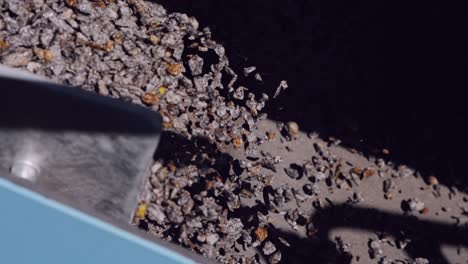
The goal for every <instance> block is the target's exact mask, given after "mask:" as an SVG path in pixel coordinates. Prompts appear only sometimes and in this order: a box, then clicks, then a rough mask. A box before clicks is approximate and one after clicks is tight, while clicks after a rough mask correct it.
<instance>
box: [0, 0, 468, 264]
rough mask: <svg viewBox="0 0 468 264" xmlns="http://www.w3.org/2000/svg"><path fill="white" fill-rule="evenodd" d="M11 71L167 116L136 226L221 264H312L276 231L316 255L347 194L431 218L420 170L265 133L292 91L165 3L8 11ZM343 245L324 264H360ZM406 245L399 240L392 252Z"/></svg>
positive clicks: (8, 6)
mask: <svg viewBox="0 0 468 264" xmlns="http://www.w3.org/2000/svg"><path fill="white" fill-rule="evenodd" d="M0 63H2V64H6V65H9V66H11V67H17V68H22V69H25V70H27V71H30V72H32V73H35V74H38V75H42V76H46V77H48V78H51V79H53V80H55V81H57V82H61V83H65V84H70V85H72V86H79V87H81V88H83V89H85V90H88V91H94V92H96V93H99V94H101V95H103V96H109V97H113V98H118V99H121V100H125V101H128V102H132V103H135V104H140V105H144V106H146V107H148V108H150V109H152V110H154V111H157V112H159V113H160V114H161V115H162V116H163V127H164V133H163V138H162V141H161V146H160V147H159V149H158V153H157V155H156V156H157V158H158V159H157V160H155V163H154V165H153V166H152V168H151V175H150V177H149V180H148V183H147V186H146V189H145V190H144V192H143V193H142V201H141V204H140V205H139V207H138V208H137V210H136V214H135V221H134V223H135V224H136V225H138V226H139V227H140V228H142V229H145V230H148V232H150V233H152V234H154V235H155V236H157V237H160V238H163V239H166V240H169V241H172V242H174V243H177V244H180V245H182V246H184V247H186V248H190V249H191V250H193V251H196V252H198V253H200V254H203V255H204V256H206V257H208V258H211V259H214V260H217V261H219V262H222V263H260V262H269V263H279V262H293V261H292V259H294V257H295V256H296V255H295V253H294V254H291V252H292V250H296V251H297V256H296V257H297V258H299V259H300V258H302V259H300V261H299V262H301V261H303V260H304V258H303V255H302V254H303V253H304V251H305V253H307V251H309V252H315V251H314V248H315V247H314V246H309V244H307V245H308V246H306V247H304V248H301V247H299V246H297V245H295V244H293V243H292V242H291V241H294V240H296V241H299V240H300V239H297V238H296V239H291V236H289V237H288V236H287V235H285V234H283V233H281V232H279V231H278V230H279V228H277V227H276V226H275V225H276V224H275V223H276V222H275V221H277V219H278V217H279V218H280V219H281V221H284V224H285V226H286V227H287V228H289V229H290V230H292V232H297V233H298V234H299V233H301V234H302V235H303V237H305V239H307V241H312V242H311V243H312V245H318V244H314V243H316V242H317V241H318V240H317V238H319V234H320V231H321V227H320V226H319V225H320V223H318V222H317V223H315V222H314V221H313V218H311V217H310V216H311V215H312V214H313V213H314V212H317V211H318V212H322V211H325V210H326V208H327V207H333V206H334V202H333V201H332V200H331V199H334V196H336V195H338V194H343V195H342V196H344V204H346V205H350V206H351V205H357V204H366V203H367V202H368V200H367V193H366V192H365V191H366V188H367V187H366V186H368V184H367V183H368V182H373V183H372V184H373V186H379V187H378V191H379V194H378V195H380V198H381V199H382V200H383V201H384V202H390V201H392V200H393V201H395V200H396V199H397V197H399V198H398V199H399V200H401V201H402V207H401V209H399V210H402V213H404V214H405V215H411V216H414V217H418V216H426V215H428V214H430V212H429V209H428V208H427V206H426V204H425V203H424V202H423V201H421V200H420V199H419V198H418V197H414V196H411V197H406V198H405V199H403V198H402V192H401V188H400V187H401V186H400V185H402V184H401V182H402V181H406V180H408V179H414V178H416V177H419V176H420V175H419V174H418V172H417V171H415V170H413V169H412V168H409V167H406V166H403V165H400V166H397V165H396V164H393V163H390V162H387V161H385V160H384V159H376V158H369V159H365V161H356V160H355V159H354V158H353V157H354V156H352V154H351V153H348V154H346V155H345V154H337V152H336V151H335V150H336V149H337V148H338V146H339V144H340V141H339V140H337V139H334V138H330V139H329V140H328V141H327V142H325V141H322V140H319V139H318V138H317V135H316V134H313V133H312V134H309V135H308V137H306V136H305V135H303V133H301V132H300V129H299V125H300V124H297V123H295V122H288V123H286V124H283V123H277V124H275V125H274V126H273V127H271V126H270V127H268V126H264V125H260V124H263V122H266V121H265V119H266V114H264V113H262V112H261V111H262V109H263V108H264V106H265V104H266V103H267V101H268V99H269V96H268V95H267V94H265V93H262V91H269V92H268V93H269V94H270V95H272V97H277V96H281V92H282V91H283V90H285V89H288V84H287V82H286V81H282V82H281V83H280V84H279V85H278V87H270V88H268V87H266V88H265V87H263V86H262V77H261V76H260V74H259V73H258V72H257V70H256V68H255V67H254V66H251V65H245V68H244V69H243V71H242V73H240V74H237V73H236V72H235V71H234V70H233V69H232V68H231V67H230V65H229V59H228V58H227V57H226V51H225V49H224V47H223V46H222V45H220V44H219V43H217V42H216V41H214V40H213V39H212V37H211V32H210V30H209V28H200V26H199V23H198V21H197V20H196V19H195V18H193V17H189V16H187V15H185V14H180V13H169V12H167V11H166V10H165V9H164V8H163V7H162V6H160V5H158V4H156V3H154V2H150V1H144V0H95V1H91V0H0ZM247 84H249V85H247ZM304 142H307V143H304ZM308 144H309V145H310V148H309V145H308ZM278 146H279V147H278ZM300 148H305V149H306V150H305V151H303V152H300V150H299V149H300ZM295 153H306V154H304V155H303V154H299V156H298V154H295ZM354 154H355V153H354ZM384 154H388V150H384ZM356 155H357V154H356ZM292 157H294V159H293V158H292ZM344 157H352V158H350V159H348V158H344ZM286 159H287V161H285V160H286ZM419 178H420V177H419ZM379 184H380V185H379ZM428 185H429V188H427V189H425V192H426V193H427V192H429V193H431V194H432V195H433V196H434V197H440V196H441V195H443V194H441V187H440V186H439V184H438V181H437V178H435V177H434V176H433V177H432V178H431V177H430V178H429V182H428ZM363 186H364V187H363ZM374 189H375V188H374ZM449 195H452V196H454V194H453V192H450V193H449ZM452 196H450V199H452ZM374 199H375V196H374ZM426 199H427V198H426ZM467 200H468V199H465V200H463V201H464V203H466V202H467ZM367 205H368V204H367ZM444 211H447V210H444ZM331 220H332V219H330V221H329V222H332V221H331ZM460 226H462V227H463V224H461V225H460ZM465 227H466V226H465ZM386 239H387V238H384V237H383V235H379V236H377V237H376V236H372V237H371V238H369V240H368V241H366V242H365V252H366V253H368V254H369V257H370V258H371V259H373V260H374V261H379V262H380V263H426V261H427V260H426V259H423V258H417V259H414V260H398V261H394V260H393V259H394V258H393V256H391V257H392V258H390V257H388V256H386V254H387V253H386V252H387V249H384V242H385V241H387V240H386ZM344 240H346V239H344V238H343V239H342V238H340V237H337V238H336V239H335V241H333V246H332V247H333V250H334V251H333V252H334V253H333V254H329V253H328V251H326V250H325V251H323V250H321V248H320V247H319V246H317V247H316V248H318V251H322V252H318V253H317V258H319V255H325V257H324V258H323V259H316V261H319V262H326V263H334V262H338V261H343V260H347V261H349V260H350V259H353V258H355V259H357V260H359V259H360V258H361V256H357V255H356V256H353V253H352V250H351V247H352V243H346V242H344ZM408 241H409V240H407V239H406V237H405V236H404V234H402V235H401V236H400V237H399V238H398V239H397V241H396V242H395V243H393V242H392V243H393V244H394V245H395V247H397V246H398V248H399V249H404V248H405V246H401V245H402V244H405V243H406V244H407V243H408ZM317 243H318V242H317ZM385 243H389V244H391V243H390V242H385ZM406 244H405V245H406ZM296 251H294V252H296ZM309 254H310V253H309ZM306 255H307V254H306ZM344 262H346V261H344Z"/></svg>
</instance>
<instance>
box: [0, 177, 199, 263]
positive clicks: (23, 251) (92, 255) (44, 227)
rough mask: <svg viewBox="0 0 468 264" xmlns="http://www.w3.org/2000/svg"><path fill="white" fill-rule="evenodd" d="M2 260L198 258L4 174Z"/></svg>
mask: <svg viewBox="0 0 468 264" xmlns="http://www.w3.org/2000/svg"><path fill="white" fill-rule="evenodd" d="M0 263H47V264H55V263H69V264H83V263H112V264H120V263H136V264H138V263H142V264H143V263H145V264H146V263H161V264H165V263H174V264H179V263H181V264H182V263H184V264H185V263H187V264H188V263H194V261H192V260H190V259H188V258H186V257H184V256H181V255H179V254H178V253H176V252H174V251H171V250H168V249H166V248H165V247H162V246H159V245H157V244H155V243H152V242H150V241H147V240H144V239H142V238H140V237H138V236H135V235H133V234H131V233H128V232H126V231H124V230H121V229H119V228H116V227H114V226H112V225H109V224H107V223H105V222H103V221H101V220H99V219H96V218H94V217H91V216H88V215H86V214H84V213H82V212H80V211H77V210H75V209H72V208H70V207H67V206H64V205H62V204H60V203H57V202H55V201H53V200H50V199H47V198H45V197H43V196H41V195H39V194H37V193H34V192H32V191H30V190H28V189H25V188H23V187H19V186H17V185H15V184H13V183H11V182H9V181H6V180H4V179H1V178H0Z"/></svg>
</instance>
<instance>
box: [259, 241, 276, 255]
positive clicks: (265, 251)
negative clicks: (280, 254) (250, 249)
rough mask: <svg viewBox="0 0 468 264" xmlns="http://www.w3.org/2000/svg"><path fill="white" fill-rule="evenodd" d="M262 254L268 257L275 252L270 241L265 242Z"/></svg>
mask: <svg viewBox="0 0 468 264" xmlns="http://www.w3.org/2000/svg"><path fill="white" fill-rule="evenodd" d="M262 251H263V254H265V256H269V255H271V254H273V252H275V251H276V247H275V245H274V244H273V243H271V242H270V241H267V242H265V245H264V246H263V250H262Z"/></svg>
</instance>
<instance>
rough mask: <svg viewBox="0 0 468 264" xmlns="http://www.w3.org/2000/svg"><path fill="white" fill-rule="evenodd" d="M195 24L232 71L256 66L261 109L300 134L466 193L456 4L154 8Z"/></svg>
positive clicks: (202, 2)
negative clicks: (384, 155)
mask: <svg viewBox="0 0 468 264" xmlns="http://www.w3.org/2000/svg"><path fill="white" fill-rule="evenodd" d="M157 2H159V3H161V4H163V5H164V6H166V7H167V8H168V9H169V10H170V11H178V12H184V13H188V14H189V15H193V16H195V17H197V18H198V19H199V21H200V23H201V25H202V26H206V25H209V26H210V28H211V29H212V31H213V35H214V38H215V39H217V40H218V41H219V42H221V43H222V44H224V45H225V46H226V49H227V51H228V55H229V57H230V59H231V63H232V65H233V66H234V68H238V69H239V70H240V72H241V69H242V68H241V67H242V66H250V65H255V66H257V68H258V70H259V72H260V73H262V75H263V77H264V79H265V84H264V86H263V87H264V88H263V89H265V91H267V92H268V93H269V94H270V95H271V94H273V93H274V90H275V89H276V86H277V85H278V84H279V82H280V81H281V80H282V79H285V80H287V81H288V83H289V88H288V89H287V90H286V91H285V92H284V93H282V94H281V96H279V97H278V98H277V99H276V100H273V101H272V102H270V105H269V107H268V109H267V112H268V113H269V116H270V118H273V119H275V120H281V121H289V120H295V121H297V122H298V123H299V125H300V127H301V129H302V130H304V131H307V132H310V131H317V132H319V133H320V134H321V136H322V137H325V138H327V137H328V136H335V137H338V138H340V139H341V140H342V141H343V143H344V144H345V145H347V146H349V147H353V148H356V149H357V150H359V151H362V152H363V153H365V154H372V155H378V154H379V153H380V152H381V149H382V148H384V147H385V148H388V149H389V150H390V151H391V154H390V159H392V160H394V161H396V162H402V163H406V164H409V165H411V166H414V167H415V168H417V169H418V170H420V171H422V172H423V173H426V174H428V173H435V174H436V175H437V176H438V178H439V180H440V181H441V182H442V183H444V184H448V185H452V186H457V187H458V188H460V189H464V188H466V186H467V184H466V183H467V180H466V178H467V177H466V173H467V168H466V166H465V163H466V159H465V157H467V153H468V143H467V142H466V140H465V135H466V134H467V129H466V125H465V124H466V122H467V117H468V112H467V110H466V109H467V107H466V103H465V102H466V99H465V92H464V90H465V89H467V88H468V87H467V85H466V84H467V81H466V78H468V77H467V74H466V71H467V69H468V67H467V62H468V61H467V51H466V50H467V49H468V45H467V44H468V41H467V38H468V24H467V22H466V21H465V17H466V9H465V8H464V7H463V6H462V5H461V4H460V5H458V6H457V5H456V4H455V3H443V4H435V3H424V4H419V3H411V2H406V3H401V4H400V3H397V2H394V3H393V2H392V3H388V4H383V3H374V2H370V1H369V2H367V3H360V2H359V1H358V2H356V1H333V0H332V1H307V0H295V1H292V0H288V1H272V0H270V1H267V0H249V1H240V0H230V1H219V0H197V1H192V0H159V1H157Z"/></svg>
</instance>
